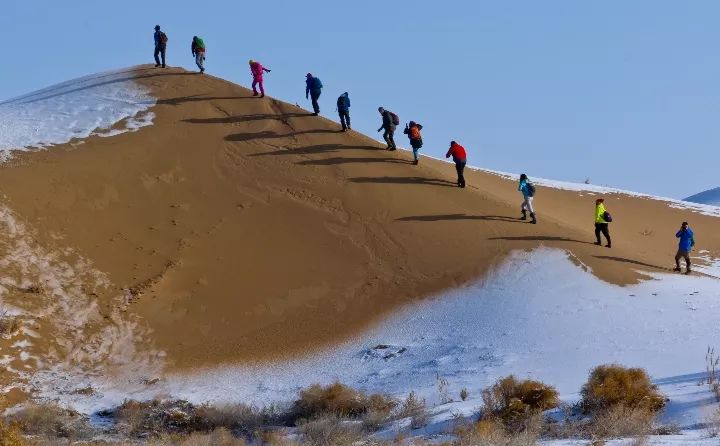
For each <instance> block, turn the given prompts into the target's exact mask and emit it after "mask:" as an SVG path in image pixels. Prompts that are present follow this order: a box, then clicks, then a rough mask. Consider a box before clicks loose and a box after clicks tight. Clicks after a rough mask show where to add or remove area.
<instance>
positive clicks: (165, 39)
mask: <svg viewBox="0 0 720 446" xmlns="http://www.w3.org/2000/svg"><path fill="white" fill-rule="evenodd" d="M158 41H159V42H160V45H165V44H167V43H168V37H167V34H165V33H164V32H162V31H160V36H159V39H158Z"/></svg>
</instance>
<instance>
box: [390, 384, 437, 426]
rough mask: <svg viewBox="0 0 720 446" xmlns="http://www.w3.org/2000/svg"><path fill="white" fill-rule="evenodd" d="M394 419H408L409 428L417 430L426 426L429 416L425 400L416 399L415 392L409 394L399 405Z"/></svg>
mask: <svg viewBox="0 0 720 446" xmlns="http://www.w3.org/2000/svg"><path fill="white" fill-rule="evenodd" d="M395 418H397V419H402V418H410V428H411V429H419V428H421V427H423V426H426V425H427V424H428V422H429V420H430V415H429V414H428V411H427V405H426V404H425V400H424V399H422V398H420V397H418V396H417V394H416V393H415V392H410V394H409V395H408V396H407V398H405V400H403V402H402V404H401V405H400V410H399V411H398V413H397V415H396V416H395Z"/></svg>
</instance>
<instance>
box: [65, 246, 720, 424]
mask: <svg viewBox="0 0 720 446" xmlns="http://www.w3.org/2000/svg"><path fill="white" fill-rule="evenodd" d="M559 277H561V278H562V280H558V278H559ZM654 279H655V280H650V281H647V282H644V283H641V284H638V285H634V286H629V287H620V286H615V285H612V284H608V283H605V282H602V281H600V280H599V279H597V278H596V277H595V276H594V275H593V274H592V273H591V272H588V271H585V270H583V268H581V267H580V266H578V265H576V264H574V263H573V262H572V260H571V259H570V257H569V255H568V254H567V253H566V252H564V251H560V250H550V249H539V250H536V251H534V252H532V253H526V252H522V253H515V254H514V255H513V256H512V257H511V258H510V260H509V261H507V262H505V263H504V264H503V265H501V266H499V267H498V268H497V269H496V270H495V271H494V272H493V273H491V274H489V275H488V276H487V277H486V278H485V279H483V280H482V281H480V282H478V283H476V284H473V285H471V286H467V287H463V288H461V289H457V290H455V291H453V292H450V293H447V294H445V295H443V296H440V297H438V298H437V299H431V300H428V301H426V302H423V303H418V304H415V305H410V306H408V307H406V308H404V309H403V310H402V311H400V312H398V313H396V314H395V315H393V316H391V317H390V318H389V319H388V320H386V321H384V322H382V323H380V324H379V325H377V326H376V327H375V328H373V329H371V330H369V331H368V332H367V333H365V334H364V335H362V336H359V337H358V338H356V339H353V340H350V341H348V342H346V343H345V344H343V345H341V346H338V347H336V348H333V349H330V350H328V351H325V352H321V353H317V354H314V355H312V356H310V357H308V358H305V359H302V360H296V361H291V362H275V363H270V364H261V365H252V364H245V365H237V366H232V367H224V368H218V369H212V370H198V371H197V372H196V373H193V374H190V375H175V376H166V377H164V378H163V379H161V380H160V381H158V382H157V383H155V384H153V385H152V386H147V385H131V384H129V382H128V381H127V380H126V381H123V382H111V381H110V380H105V381H104V382H102V383H94V384H93V387H94V388H96V389H97V390H98V392H97V394H96V395H95V396H93V397H91V398H84V399H80V398H75V399H73V398H72V396H70V397H68V396H67V395H65V396H62V398H63V399H64V400H65V401H67V402H69V403H71V404H73V405H75V407H77V408H79V409H81V410H84V411H87V412H92V411H93V410H96V409H100V408H106V407H110V406H113V405H115V404H118V403H120V402H122V400H123V399H125V398H136V399H147V398H152V397H155V396H156V395H172V396H173V397H177V398H185V399H188V400H190V401H193V402H197V403H201V402H208V401H210V402H215V403H222V402H238V401H242V402H246V403H255V404H259V405H262V404H267V403H271V402H277V401H281V402H282V401H290V400H292V399H293V398H294V397H295V396H296V395H297V391H298V390H299V389H300V388H302V387H305V386H307V385H310V384H313V383H330V382H332V381H334V380H339V381H341V382H344V383H347V384H349V385H352V386H356V387H359V388H363V389H366V390H368V391H378V392H389V393H392V394H395V395H398V396H402V395H406V394H407V393H409V392H410V391H415V392H418V393H419V394H420V395H421V396H422V397H424V398H426V399H427V401H428V402H429V403H430V404H431V405H434V406H435V408H434V409H433V412H434V414H435V418H434V420H435V421H437V423H438V424H437V426H440V425H441V424H442V422H445V421H447V420H449V419H450V418H451V417H452V414H458V413H460V414H464V415H471V414H472V413H473V412H474V411H475V409H476V408H477V407H478V406H479V405H480V404H481V400H480V394H481V390H482V389H483V388H485V387H486V386H488V385H489V384H491V383H492V382H494V381H495V380H496V379H497V378H498V377H501V376H505V375H507V374H511V373H512V374H516V375H518V376H522V377H532V378H536V379H540V380H543V381H545V382H548V383H551V384H553V385H555V386H557V388H558V389H559V391H560V392H561V394H562V396H563V398H564V399H566V400H570V401H571V400H574V399H576V398H577V397H578V394H577V392H578V391H579V389H580V387H581V385H582V383H583V382H584V380H585V379H586V377H587V373H588V370H589V369H590V368H592V367H594V366H596V365H598V364H602V363H608V362H618V363H622V364H625V365H628V366H640V367H645V368H647V369H648V371H649V372H650V373H651V374H652V375H653V376H654V377H656V378H658V383H660V384H661V388H662V389H663V390H664V391H666V392H668V394H669V395H670V396H671V403H670V408H669V409H668V411H667V414H668V417H669V418H670V420H669V421H672V422H677V423H679V424H680V425H681V426H683V427H685V428H693V426H695V425H697V424H698V419H699V418H700V417H701V414H703V413H705V412H706V409H707V410H709V409H710V406H713V407H714V403H712V398H710V395H709V391H708V389H707V387H706V386H699V385H698V381H699V380H700V377H698V376H700V375H698V373H700V372H702V371H703V370H704V355H705V351H706V348H707V346H708V345H709V344H713V343H714V342H716V341H717V340H718V339H720V326H719V325H718V324H717V319H718V316H720V287H718V281H717V280H716V279H713V278H708V277H693V276H689V277H688V276H678V275H656V276H655V277H654ZM687 377H689V378H687ZM439 378H442V379H444V380H446V381H447V383H448V385H447V391H448V395H449V397H450V398H452V399H454V400H455V402H452V403H447V402H445V403H443V401H442V400H443V399H444V398H443V396H442V395H441V394H440V392H439V390H438V379H439ZM686 378H687V379H686ZM134 381H135V382H137V379H136V380H134ZM462 388H467V389H468V390H469V391H470V394H471V398H470V399H469V400H468V401H465V402H460V401H457V400H458V399H459V396H458V395H459V392H460V390H461V389H462ZM673 398H674V399H673Z"/></svg>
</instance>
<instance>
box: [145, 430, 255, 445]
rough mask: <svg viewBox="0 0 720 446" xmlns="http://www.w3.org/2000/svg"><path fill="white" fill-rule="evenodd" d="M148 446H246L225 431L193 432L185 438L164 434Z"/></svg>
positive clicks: (241, 440)
mask: <svg viewBox="0 0 720 446" xmlns="http://www.w3.org/2000/svg"><path fill="white" fill-rule="evenodd" d="M149 444H150V446H167V445H172V446H246V445H247V443H246V442H245V440H243V439H241V438H236V437H235V436H233V434H232V433H231V432H230V431H229V430H227V429H225V428H220V429H215V430H214V431H212V432H210V433H200V432H195V433H192V434H190V435H187V436H183V435H179V434H166V435H163V436H161V437H159V438H157V439H156V440H154V441H152V442H150V443H149Z"/></svg>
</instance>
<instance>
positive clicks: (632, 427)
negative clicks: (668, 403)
mask: <svg viewBox="0 0 720 446" xmlns="http://www.w3.org/2000/svg"><path fill="white" fill-rule="evenodd" d="M654 420H655V412H653V411H652V410H651V409H649V408H646V407H634V408H631V407H627V406H623V405H617V406H614V407H611V408H609V409H605V410H603V411H601V412H598V413H597V414H595V415H594V416H593V419H592V421H591V422H590V425H589V426H588V429H589V433H590V437H591V438H594V439H608V438H627V437H646V436H648V435H650V434H652V433H653V421H654Z"/></svg>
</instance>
